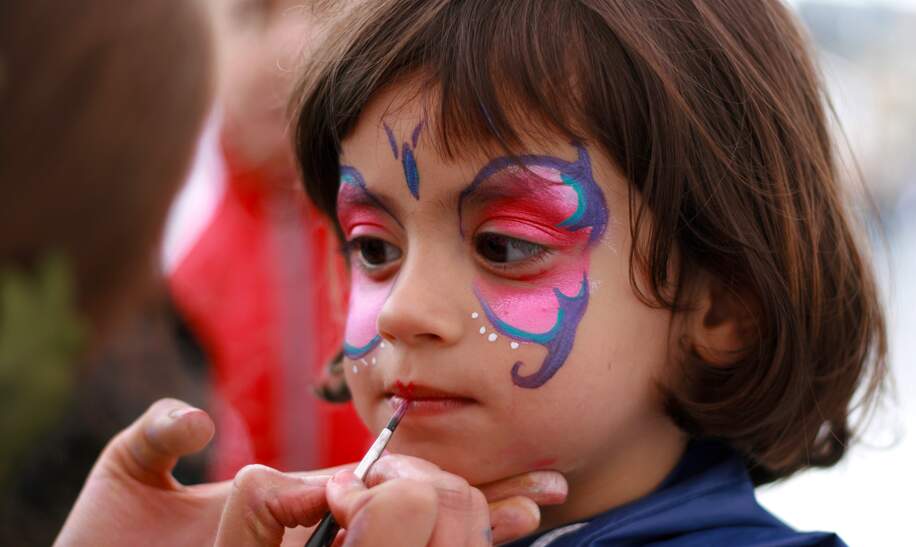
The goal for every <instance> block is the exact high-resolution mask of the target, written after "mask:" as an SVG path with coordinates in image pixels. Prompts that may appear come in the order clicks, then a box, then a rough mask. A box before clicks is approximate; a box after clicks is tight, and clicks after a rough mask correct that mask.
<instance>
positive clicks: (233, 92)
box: [0, 0, 916, 545]
mask: <svg viewBox="0 0 916 547" xmlns="http://www.w3.org/2000/svg"><path fill="white" fill-rule="evenodd" d="M206 1H207V2H208V3H209V5H210V7H211V8H212V11H213V17H214V20H215V21H216V28H217V36H218V40H217V49H218V57H219V78H218V80H219V82H218V86H217V87H218V89H217V100H216V104H215V105H214V107H213V110H212V112H211V113H210V115H209V119H208V122H207V125H206V129H205V131H204V134H203V136H202V137H201V139H200V143H199V149H198V151H197V155H196V159H195V162H194V166H193V168H192V170H191V174H190V176H189V177H188V181H187V183H186V184H185V186H184V187H183V189H182V190H181V192H180V194H179V195H178V198H177V200H176V201H175V203H174V205H173V206H172V209H171V212H170V214H169V221H168V225H167V228H166V232H165V234H164V238H163V247H162V250H161V272H162V274H163V275H162V282H161V286H160V287H159V290H158V291H156V292H155V294H153V295H151V296H150V297H149V299H148V300H149V301H148V302H147V303H146V306H145V308H144V310H145V312H144V313H143V314H142V316H141V317H139V318H137V319H136V320H135V321H133V322H132V323H131V324H129V325H127V327H126V328H125V329H123V331H121V332H120V333H119V334H118V336H117V337H116V338H115V340H114V342H113V343H112V344H111V345H110V346H109V347H107V348H106V349H105V351H103V352H102V353H100V354H98V355H96V356H94V357H93V358H92V360H91V362H89V363H85V364H84V366H83V367H81V368H80V376H79V378H78V381H77V384H76V385H75V386H74V387H73V389H72V393H71V394H70V396H68V398H67V401H66V411H65V412H64V413H63V415H64V416H65V417H64V419H63V420H62V421H60V423H58V424H57V425H55V426H54V427H52V428H51V429H50V430H48V431H41V432H39V433H37V434H38V435H39V436H38V439H39V441H38V442H35V443H32V445H33V446H34V448H30V449H29V450H28V451H27V453H25V454H23V455H21V456H20V457H19V458H18V460H17V461H16V462H14V463H15V467H13V468H9V469H3V468H0V545H47V544H50V543H51V542H52V540H53V537H54V535H55V534H56V531H57V530H59V529H60V526H61V524H62V523H63V520H64V517H65V516H66V514H67V511H68V510H69V508H70V506H71V504H72V502H73V500H74V499H75V497H76V495H77V493H78V491H79V488H80V487H81V485H82V481H83V480H84V478H85V476H86V474H87V473H88V472H89V469H90V467H91V465H92V462H93V461H94V460H95V458H96V457H97V455H98V452H99V451H100V450H101V449H102V448H103V447H104V445H105V443H106V442H107V441H108V439H110V438H111V436H112V435H114V434H115V433H116V432H117V431H118V430H120V429H121V428H123V427H125V426H126V425H127V424H129V423H130V422H131V421H132V420H133V419H134V418H136V417H137V416H138V415H139V414H140V413H141V412H142V411H143V410H144V409H145V408H146V407H147V406H148V405H149V404H150V403H151V402H152V401H154V400H156V399H158V398H160V397H163V396H173V397H179V398H182V399H184V400H187V401H188V402H190V403H192V404H195V405H198V406H201V407H203V408H206V409H207V410H208V411H209V412H210V413H211V415H212V416H214V418H215V420H216V422H217V429H218V435H217V438H216V439H215V442H214V444H213V445H212V446H211V447H210V448H208V450H207V451H206V452H205V453H203V454H201V455H200V456H197V457H195V458H190V459H188V460H187V461H183V462H182V463H181V464H180V465H179V467H178V469H177V470H176V475H177V476H178V478H179V479H180V480H181V481H182V482H185V483H194V482H200V481H204V480H220V479H227V478H231V477H232V476H233V475H234V474H235V472H236V471H237V470H238V469H239V468H241V467H242V466H244V465H246V464H248V463H254V462H259V463H264V464H267V465H270V466H273V467H277V468H279V469H284V470H292V469H305V468H315V467H322V466H329V465H334V464H337V463H343V462H348V461H353V460H356V459H358V458H359V457H360V456H361V454H362V451H363V450H364V448H365V446H366V442H367V433H366V431H365V430H364V428H363V427H362V425H361V424H360V423H359V422H358V420H357V419H356V417H355V415H354V413H353V411H352V409H351V408H350V407H349V405H332V404H329V403H325V402H323V401H321V400H320V399H318V398H317V397H315V396H314V395H313V393H312V389H313V387H314V385H315V384H316V383H317V382H319V381H320V378H321V377H322V374H323V371H324V367H325V364H326V363H327V362H329V361H330V360H331V359H332V358H333V357H334V356H335V354H336V353H337V351H339V348H340V344H341V340H340V336H341V330H342V325H343V315H342V312H343V309H344V307H343V305H344V303H345V302H346V297H347V294H346V287H345V286H344V284H343V283H342V280H343V277H344V276H343V263H342V261H341V259H340V257H339V255H338V253H337V242H336V239H335V237H334V234H333V231H332V229H331V227H330V226H329V225H328V224H327V222H326V221H325V220H323V219H322V218H321V217H320V216H319V215H318V214H317V213H316V211H315V210H314V209H313V208H312V207H311V206H310V205H309V204H308V203H307V202H306V200H305V198H304V196H303V195H302V192H301V190H300V188H299V182H298V181H297V180H296V175H295V169H294V166H293V158H292V151H291V149H290V146H289V143H288V138H287V134H286V124H285V109H286V106H287V95H288V93H289V91H290V89H291V86H292V83H293V75H294V74H295V72H296V68H297V65H296V63H297V59H301V58H302V56H304V55H308V51H309V48H310V47H312V45H313V44H314V43H315V42H316V41H317V40H318V39H319V38H320V37H321V33H322V29H323V28H325V26H326V23H327V20H328V18H331V17H333V16H334V15H335V10H334V9H333V8H331V9H328V10H325V11H323V12H322V13H321V15H320V16H318V17H316V16H315V14H314V13H306V12H305V11H304V10H305V8H303V7H302V5H301V4H302V2H301V1H297V0H206ZM739 1H743V0H739ZM791 5H792V6H793V8H794V9H795V10H797V12H798V14H799V16H800V17H801V19H802V20H803V22H804V23H805V25H806V26H807V27H808V29H809V31H810V34H811V36H812V38H813V40H814V42H815V44H816V47H817V51H818V56H819V60H820V63H821V67H822V69H823V72H824V75H825V78H826V80H827V82H828V85H829V88H830V92H831V94H832V97H833V99H834V104H835V106H836V110H837V115H838V119H839V122H840V125H841V126H842V128H843V130H844V131H845V134H846V137H847V138H848V150H847V151H845V152H844V157H845V158H846V162H847V163H848V164H849V165H850V166H852V165H853V164H854V162H853V158H855V161H856V162H857V164H858V166H859V168H860V169H861V173H862V180H863V181H864V187H865V188H866V189H867V193H868V195H866V193H865V192H862V191H861V186H862V183H861V181H859V180H858V179H857V178H855V177H850V181H849V182H850V185H851V186H852V187H853V188H854V190H855V191H856V195H857V196H859V197H858V199H857V201H856V204H855V205H856V208H857V212H858V213H859V214H860V215H861V217H862V218H863V219H864V221H865V222H866V224H867V225H868V227H869V234H870V237H871V238H872V242H873V252H874V260H875V263H876V264H877V268H878V270H879V272H880V281H881V286H882V288H883V290H884V296H885V299H886V303H887V309H888V317H889V321H890V327H891V328H890V331H891V338H890V342H891V371H892V374H893V376H894V379H895V392H894V393H893V394H892V395H893V397H889V398H887V399H886V400H887V403H886V404H885V405H884V406H883V407H882V408H880V409H879V410H878V411H877V412H876V413H875V415H874V416H872V417H871V420H870V422H869V426H870V427H869V429H868V432H867V434H866V435H865V438H864V442H863V443H861V444H859V445H857V446H856V447H855V448H853V449H852V450H851V452H850V453H849V457H848V458H846V459H845V460H844V461H843V462H842V463H840V464H839V465H838V466H836V467H835V468H833V469H830V470H827V471H810V472H806V473H804V474H802V475H801V476H798V477H796V478H793V479H791V480H789V481H787V482H784V483H780V484H776V485H771V486H768V487H765V488H763V489H761V490H760V491H759V498H760V500H761V502H762V503H763V504H764V505H766V506H767V507H768V508H769V509H770V510H772V511H773V512H774V513H775V514H777V515H778V516H780V517H781V518H783V519H784V520H786V521H787V522H789V523H790V524H792V525H793V526H796V527H798V528H801V529H825V530H834V531H836V532H838V533H839V534H840V535H841V536H842V537H844V538H845V539H846V541H847V542H848V543H849V544H850V545H916V532H913V531H912V526H911V523H910V522H909V518H910V515H911V514H912V513H913V507H914V504H913V502H912V501H911V498H912V492H916V472H914V471H913V469H912V467H913V465H914V463H916V440H914V439H913V437H912V435H911V434H908V433H909V432H910V430H912V429H913V428H914V427H916V401H914V400H913V396H914V395H916V357H914V354H916V336H914V335H913V334H912V331H913V330H914V325H916V281H914V280H916V149H914V146H916V0H909V1H905V0H899V1H893V0H884V1H879V0H871V1H869V0H858V1H856V0H794V1H792V2H791ZM851 172H852V169H851ZM281 250H282V252H281ZM306 280H307V282H306ZM151 371H152V372H151Z"/></svg>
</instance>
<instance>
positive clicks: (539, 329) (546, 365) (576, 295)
mask: <svg viewBox="0 0 916 547" xmlns="http://www.w3.org/2000/svg"><path fill="white" fill-rule="evenodd" d="M576 149H577V152H578V159H577V161H575V162H567V161H564V160H561V159H559V158H554V157H550V156H534V155H526V156H521V157H519V158H510V157H506V158H500V159H497V160H494V161H492V162H490V164H488V165H487V166H486V167H484V168H483V169H482V170H481V171H480V173H478V175H477V177H475V179H474V181H473V182H472V183H471V185H470V186H468V188H466V189H465V190H464V191H463V192H462V193H461V197H460V199H459V206H458V207H459V216H463V211H464V208H465V207H467V205H468V202H470V201H472V200H475V199H480V196H481V195H484V194H488V193H489V194H492V195H499V194H500V193H501V192H505V193H506V199H505V200H503V201H505V202H506V203H508V205H505V204H503V205H500V200H497V201H496V203H497V205H496V206H495V207H497V208H502V209H503V210H502V211H501V212H499V213H497V216H498V217H501V218H503V219H508V220H502V221H498V222H496V223H495V224H496V228H498V229H499V231H500V232H501V233H504V234H506V235H508V236H509V237H515V238H518V239H524V240H527V241H532V242H534V243H539V244H542V245H546V246H556V247H564V246H566V247H570V246H575V243H576V241H577V240H581V239H584V240H585V248H584V249H582V250H580V251H579V254H578V256H577V257H575V258H572V259H570V260H564V261H562V263H561V264H560V265H559V266H558V267H556V268H553V269H552V270H551V271H549V272H547V273H545V274H542V275H538V276H535V278H534V279H531V280H526V281H528V283H526V284H525V285H524V286H519V285H508V284H505V283H495V282H492V281H488V280H487V279H479V280H478V281H476V282H475V284H474V294H475V295H476V296H477V299H478V301H479V302H480V305H481V307H482V308H483V312H484V315H485V316H486V317H487V319H488V320H489V321H490V323H491V324H492V325H493V328H494V329H496V330H497V331H498V332H499V333H501V334H503V335H505V336H507V337H509V338H510V339H512V340H513V341H515V343H518V342H528V343H535V344H539V345H542V346H544V347H545V348H546V349H547V356H546V357H545V358H544V361H543V363H541V366H540V367H539V368H538V369H537V370H536V371H535V372H533V373H531V374H528V375H523V374H522V372H521V370H522V368H523V367H524V363H522V362H521V361H518V362H516V363H515V364H514V365H513V367H512V372H511V375H512V381H513V382H514V383H515V384H516V385H518V386H520V387H524V388H536V387H540V386H542V385H544V383H546V382H547V381H548V380H550V378H552V377H553V375H554V374H556V373H557V371H558V370H559V369H560V367H562V366H563V364H564V363H565V362H566V359H567V358H568V357H569V353H570V351H572V347H573V344H574V342H575V336H576V331H577V329H578V327H579V323H580V322H581V320H582V317H583V316H584V315H585V310H586V307H587V305H588V298H589V281H588V248H589V247H591V246H592V245H594V244H595V243H596V242H597V241H599V240H600V239H601V237H602V235H603V234H604V231H605V229H606V228H607V223H608V212H607V206H606V204H605V200H604V193H603V192H602V190H601V188H600V187H599V186H598V184H597V183H596V182H595V180H594V178H593V175H592V170H591V162H590V160H589V156H588V152H587V151H586V150H585V148H584V147H582V146H581V145H576ZM519 163H521V165H522V166H524V168H525V169H524V170H522V169H520V167H519ZM507 185H508V186H512V185H516V186H518V185H523V186H526V187H528V188H529V191H527V192H526V194H527V195H529V196H534V197H533V198H531V199H527V200H526V199H524V198H523V199H511V198H509V197H508V196H509V195H511V194H512V193H513V190H512V189H511V188H507V187H506V186H507ZM535 186H540V189H539V190H537V189H536V188H535ZM514 191H515V192H517V189H516V190H514ZM526 201H527V202H530V203H526ZM526 219H531V222H526ZM535 219H539V220H540V221H539V222H534V220H535ZM545 219H546V220H547V222H550V223H552V224H553V226H551V227H550V228H549V229H545V228H541V227H539V226H540V225H542V224H543V223H544V222H545ZM462 220H463V219H462ZM462 226H463V224H462ZM462 229H463V228H462ZM515 347H517V346H515ZM513 349H514V347H513Z"/></svg>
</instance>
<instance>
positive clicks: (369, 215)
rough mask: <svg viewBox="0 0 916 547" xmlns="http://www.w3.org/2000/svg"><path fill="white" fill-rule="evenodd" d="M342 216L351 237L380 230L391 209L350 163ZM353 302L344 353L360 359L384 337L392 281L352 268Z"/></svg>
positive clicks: (340, 198) (342, 196) (342, 186)
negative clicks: (382, 316) (382, 321)
mask: <svg viewBox="0 0 916 547" xmlns="http://www.w3.org/2000/svg"><path fill="white" fill-rule="evenodd" d="M337 203H338V207H337V208H338V220H339V223H340V226H341V228H342V229H343V230H344V233H345V234H347V237H348V238H352V237H354V236H359V235H370V234H372V233H379V231H380V230H382V229H383V226H384V225H385V218H384V216H385V215H386V214H387V215H388V216H390V217H391V218H392V219H394V216H393V215H391V213H390V211H388V209H387V208H385V206H384V205H382V204H381V202H380V201H379V200H378V199H377V198H376V197H375V196H373V195H372V193H371V192H369V190H368V189H367V188H366V184H365V182H364V181H363V178H362V176H361V175H360V173H359V172H358V171H357V170H356V169H354V168H353V167H349V166H342V167H341V184H340V189H339V191H338V194H337ZM351 271H352V276H351V289H350V305H349V308H350V309H349V313H348V315H347V324H346V327H345V330H344V348H343V350H344V355H346V356H347V357H349V358H350V359H360V358H362V357H364V356H365V355H366V354H368V353H369V352H371V351H372V350H374V349H375V348H376V347H377V346H378V345H379V344H380V343H381V341H382V338H381V336H379V334H378V316H379V313H380V312H381V311H382V306H383V305H384V304H385V300H387V299H388V295H389V294H390V292H391V284H392V282H391V281H387V282H384V283H381V282H378V281H376V280H374V279H372V278H371V277H369V276H368V275H367V274H366V272H364V271H363V270H362V269H361V268H351Z"/></svg>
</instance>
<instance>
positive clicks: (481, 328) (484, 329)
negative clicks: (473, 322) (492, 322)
mask: <svg viewBox="0 0 916 547" xmlns="http://www.w3.org/2000/svg"><path fill="white" fill-rule="evenodd" d="M478 332H479V333H480V334H486V333H487V327H480V330H479V331H478Z"/></svg>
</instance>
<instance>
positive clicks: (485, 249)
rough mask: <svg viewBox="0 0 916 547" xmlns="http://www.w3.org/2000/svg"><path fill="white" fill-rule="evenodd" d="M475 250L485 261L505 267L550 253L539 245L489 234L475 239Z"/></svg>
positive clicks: (483, 234)
mask: <svg viewBox="0 0 916 547" xmlns="http://www.w3.org/2000/svg"><path fill="white" fill-rule="evenodd" d="M474 248H475V250H476V251H477V254H479V255H480V256H481V257H482V258H483V259H484V260H486V261H488V262H492V263H494V264H504V265H510V264H515V263H519V262H524V261H526V260H529V259H532V258H538V257H541V256H543V255H545V254H547V253H548V252H549V249H547V247H544V246H543V245H538V244H537V243H532V242H530V241H525V240H523V239H515V238H514V237H508V236H504V235H500V234H494V233H487V232H485V233H482V234H479V235H477V237H475V238H474Z"/></svg>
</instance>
